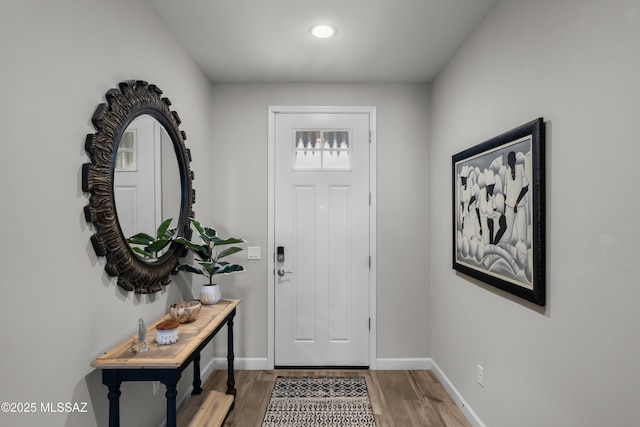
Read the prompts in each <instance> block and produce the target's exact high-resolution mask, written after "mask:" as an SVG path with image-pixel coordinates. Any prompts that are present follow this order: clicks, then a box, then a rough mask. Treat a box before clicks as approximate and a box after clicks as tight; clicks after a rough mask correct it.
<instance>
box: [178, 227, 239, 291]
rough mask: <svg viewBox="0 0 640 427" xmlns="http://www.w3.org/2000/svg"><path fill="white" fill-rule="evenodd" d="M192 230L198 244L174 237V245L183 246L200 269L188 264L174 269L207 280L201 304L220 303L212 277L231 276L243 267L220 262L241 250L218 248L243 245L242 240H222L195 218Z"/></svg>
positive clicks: (214, 231)
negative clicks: (198, 238)
mask: <svg viewBox="0 0 640 427" xmlns="http://www.w3.org/2000/svg"><path fill="white" fill-rule="evenodd" d="M189 220H190V221H191V224H192V225H193V228H195V229H196V231H197V232H198V236H199V237H200V242H201V243H200V244H197V243H193V242H191V241H190V240H189V239H186V238H184V237H176V238H175V239H174V240H175V242H176V243H178V244H180V245H182V246H184V247H185V248H187V249H188V250H190V251H191V252H193V254H194V256H195V258H196V262H197V263H198V264H199V265H200V267H194V266H192V265H189V264H180V265H178V267H177V268H176V269H177V270H178V271H186V272H189V273H194V274H200V275H203V276H207V277H208V278H209V283H206V284H204V285H203V286H202V288H201V290H200V302H201V303H203V304H215V303H217V302H218V301H220V298H221V295H220V287H219V285H218V284H217V283H213V276H215V275H216V274H231V273H236V272H240V271H244V267H242V266H241V265H238V264H231V263H229V262H226V261H221V259H222V258H224V257H227V256H229V255H231V254H235V253H236V252H240V251H241V250H242V248H239V247H237V246H231V247H228V248H226V249H223V250H219V247H220V246H228V245H234V244H238V243H244V242H245V240H244V239H238V238H235V237H230V238H227V239H222V238H220V237H218V233H217V232H216V230H214V229H213V228H211V227H204V226H202V225H201V224H200V222H199V221H197V220H196V219H195V218H190V219H189Z"/></svg>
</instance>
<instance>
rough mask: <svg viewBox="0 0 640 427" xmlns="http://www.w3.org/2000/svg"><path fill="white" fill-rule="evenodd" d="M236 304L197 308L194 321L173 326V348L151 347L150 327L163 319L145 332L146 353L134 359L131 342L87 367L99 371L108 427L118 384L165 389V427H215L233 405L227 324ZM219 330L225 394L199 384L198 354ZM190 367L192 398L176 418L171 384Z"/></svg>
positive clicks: (115, 415)
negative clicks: (224, 358) (175, 330)
mask: <svg viewBox="0 0 640 427" xmlns="http://www.w3.org/2000/svg"><path fill="white" fill-rule="evenodd" d="M239 303H240V300H222V301H220V302H219V303H218V304H214V305H203V306H202V309H201V310H200V315H199V316H198V319H196V320H195V321H194V322H192V323H184V324H181V325H180V326H179V330H178V335H179V339H178V342H177V343H175V344H171V345H162V346H160V345H157V344H156V343H155V326H156V325H157V324H158V323H160V322H162V321H165V320H167V319H169V318H170V317H169V315H166V316H164V317H162V318H160V319H158V320H157V321H156V322H154V323H153V324H152V325H151V326H149V327H148V328H147V339H148V340H149V351H147V352H144V353H136V352H135V351H134V350H133V344H134V343H135V338H136V337H135V336H134V337H132V338H130V339H129V340H127V341H124V342H122V343H120V344H119V345H117V346H115V347H113V348H112V349H111V350H109V351H107V352H106V353H104V354H103V355H102V356H99V357H98V358H96V359H95V360H94V361H93V362H91V366H93V367H95V368H100V369H102V383H103V384H104V385H106V386H107V387H108V388H109V393H108V398H109V427H119V425H120V394H121V392H120V385H121V383H122V382H124V381H160V382H162V383H163V384H164V385H165V386H166V389H167V391H166V393H165V396H166V398H167V427H177V426H180V427H183V426H189V427H196V426H198V427H204V426H207V427H209V426H221V425H222V423H223V422H224V420H225V418H226V416H227V413H228V412H229V410H231V409H232V408H233V404H234V401H235V394H236V389H235V379H234V370H233V362H234V354H233V318H234V316H235V314H236V306H237V305H238V304H239ZM225 324H226V325H227V327H228V334H227V338H228V339H227V362H228V367H227V390H226V394H225V393H221V392H218V391H213V390H203V389H202V387H201V386H202V381H201V379H200V352H201V351H202V349H203V348H204V347H205V346H206V345H207V344H208V343H209V342H210V341H211V339H212V338H213V337H214V336H215V335H216V334H217V333H218V332H219V331H220V329H222V327H223V326H224V325H225ZM191 362H193V391H192V393H191V394H192V396H191V398H189V401H188V402H187V404H186V405H185V407H184V408H183V409H182V410H181V411H180V414H177V413H176V396H177V394H178V392H177V384H178V381H179V380H180V376H181V374H182V372H183V371H184V370H185V369H186V368H187V366H188V365H189V364H191Z"/></svg>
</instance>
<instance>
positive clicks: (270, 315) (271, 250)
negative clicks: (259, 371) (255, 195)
mask: <svg viewBox="0 0 640 427" xmlns="http://www.w3.org/2000/svg"><path fill="white" fill-rule="evenodd" d="M376 112H377V111H376V107H370V106H364V107H295V106H269V108H268V119H269V138H268V187H269V189H268V199H269V200H268V227H267V228H268V233H267V234H268V236H267V239H268V242H267V251H266V252H267V365H268V366H267V369H273V368H274V366H275V313H274V310H275V117H276V114H278V113H325V114H326V113H334V114H340V113H362V114H369V129H370V130H371V143H370V151H369V188H370V192H371V206H370V208H369V242H370V243H369V244H370V247H369V253H370V256H371V268H370V270H369V315H370V316H371V331H370V336H369V369H376V358H377V357H376V200H377V198H376V182H377V181H376V165H377V154H376V153H377V151H376V148H377V140H378V138H377V128H376V123H377V120H376Z"/></svg>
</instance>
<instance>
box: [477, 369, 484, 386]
mask: <svg viewBox="0 0 640 427" xmlns="http://www.w3.org/2000/svg"><path fill="white" fill-rule="evenodd" d="M477 368H478V384H480V387H484V368H483V367H482V366H480V365H477Z"/></svg>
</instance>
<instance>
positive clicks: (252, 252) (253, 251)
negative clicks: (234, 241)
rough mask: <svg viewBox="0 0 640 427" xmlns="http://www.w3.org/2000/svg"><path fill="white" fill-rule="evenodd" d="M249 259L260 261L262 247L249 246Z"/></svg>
mask: <svg viewBox="0 0 640 427" xmlns="http://www.w3.org/2000/svg"><path fill="white" fill-rule="evenodd" d="M247 259H260V246H249V247H248V248H247Z"/></svg>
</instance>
